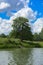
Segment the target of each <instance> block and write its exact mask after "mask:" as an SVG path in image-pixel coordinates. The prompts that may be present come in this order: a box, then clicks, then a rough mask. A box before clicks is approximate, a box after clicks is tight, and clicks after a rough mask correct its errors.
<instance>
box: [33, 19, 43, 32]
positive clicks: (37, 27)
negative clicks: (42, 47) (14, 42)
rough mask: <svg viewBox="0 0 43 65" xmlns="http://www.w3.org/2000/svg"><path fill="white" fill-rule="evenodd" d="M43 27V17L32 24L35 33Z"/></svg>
mask: <svg viewBox="0 0 43 65" xmlns="http://www.w3.org/2000/svg"><path fill="white" fill-rule="evenodd" d="M42 28H43V18H38V19H37V20H36V21H35V23H34V24H33V26H32V31H33V32H34V33H40V32H41V30H42Z"/></svg>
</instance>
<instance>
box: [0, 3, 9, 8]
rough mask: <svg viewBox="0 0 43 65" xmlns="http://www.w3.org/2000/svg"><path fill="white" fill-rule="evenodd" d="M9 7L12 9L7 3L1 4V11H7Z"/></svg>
mask: <svg viewBox="0 0 43 65" xmlns="http://www.w3.org/2000/svg"><path fill="white" fill-rule="evenodd" d="M7 7H10V4H8V3H5V2H1V3H0V9H5V8H7Z"/></svg>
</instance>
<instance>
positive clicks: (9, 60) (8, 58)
mask: <svg viewBox="0 0 43 65" xmlns="http://www.w3.org/2000/svg"><path fill="white" fill-rule="evenodd" d="M0 65H43V48H22V49H20V48H19V49H11V50H0Z"/></svg>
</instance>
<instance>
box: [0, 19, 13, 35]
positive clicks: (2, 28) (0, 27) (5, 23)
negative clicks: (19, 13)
mask: <svg viewBox="0 0 43 65" xmlns="http://www.w3.org/2000/svg"><path fill="white" fill-rule="evenodd" d="M11 25H12V22H11V21H10V20H6V19H2V18H0V34H2V33H4V34H8V33H9V32H10V31H11V30H12V27H11Z"/></svg>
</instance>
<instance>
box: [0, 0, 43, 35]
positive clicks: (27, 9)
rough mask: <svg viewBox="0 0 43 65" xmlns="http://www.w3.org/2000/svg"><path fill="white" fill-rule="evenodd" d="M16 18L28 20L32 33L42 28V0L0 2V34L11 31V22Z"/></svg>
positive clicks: (5, 0) (1, 0) (0, 0)
mask: <svg viewBox="0 0 43 65" xmlns="http://www.w3.org/2000/svg"><path fill="white" fill-rule="evenodd" d="M18 16H23V17H26V18H28V19H29V21H30V24H31V28H32V32H37V33H39V32H40V31H41V29H42V28H43V25H42V24H43V0H0V34H1V33H5V34H8V33H9V32H10V31H11V30H12V27H11V25H12V20H13V18H16V17H18Z"/></svg>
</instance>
